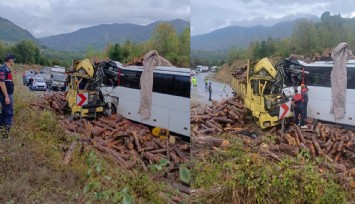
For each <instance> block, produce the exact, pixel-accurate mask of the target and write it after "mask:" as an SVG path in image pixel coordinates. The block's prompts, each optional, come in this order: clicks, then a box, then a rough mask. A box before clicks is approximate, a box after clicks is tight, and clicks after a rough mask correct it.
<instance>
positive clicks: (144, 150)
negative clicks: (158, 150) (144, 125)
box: [142, 146, 155, 152]
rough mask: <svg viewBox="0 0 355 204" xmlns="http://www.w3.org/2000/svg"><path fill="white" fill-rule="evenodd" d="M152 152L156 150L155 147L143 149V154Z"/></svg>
mask: <svg viewBox="0 0 355 204" xmlns="http://www.w3.org/2000/svg"><path fill="white" fill-rule="evenodd" d="M152 150H155V147H152V146H150V147H144V148H143V149H142V151H143V152H146V151H152Z"/></svg>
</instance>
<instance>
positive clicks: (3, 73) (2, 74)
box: [0, 54, 15, 139]
mask: <svg viewBox="0 0 355 204" xmlns="http://www.w3.org/2000/svg"><path fill="white" fill-rule="evenodd" d="M14 64H15V57H14V55H13V54H8V55H7V56H6V57H5V63H4V65H3V66H2V67H0V89H1V91H0V102H1V114H0V127H1V135H2V138H3V139H6V138H9V133H10V129H11V125H12V117H13V115H14V101H13V93H14V83H13V81H12V75H11V68H12V67H13V66H14Z"/></svg>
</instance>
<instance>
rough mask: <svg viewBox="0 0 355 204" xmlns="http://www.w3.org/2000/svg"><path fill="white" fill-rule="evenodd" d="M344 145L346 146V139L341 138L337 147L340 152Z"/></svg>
mask: <svg viewBox="0 0 355 204" xmlns="http://www.w3.org/2000/svg"><path fill="white" fill-rule="evenodd" d="M343 146H344V141H343V140H341V141H340V142H339V144H338V146H337V147H336V148H337V151H338V152H341V151H342V150H343Z"/></svg>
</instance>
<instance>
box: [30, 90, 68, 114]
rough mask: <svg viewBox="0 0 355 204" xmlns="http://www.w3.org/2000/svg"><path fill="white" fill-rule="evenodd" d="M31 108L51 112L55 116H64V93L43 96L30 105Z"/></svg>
mask: <svg viewBox="0 0 355 204" xmlns="http://www.w3.org/2000/svg"><path fill="white" fill-rule="evenodd" d="M30 104H31V106H32V107H37V108H39V109H41V110H48V111H53V112H55V113H56V114H61V115H62V114H64V110H65V109H66V107H67V104H68V102H67V100H66V92H54V93H51V94H44V95H43V96H41V97H40V98H39V100H37V101H34V102H31V103H30Z"/></svg>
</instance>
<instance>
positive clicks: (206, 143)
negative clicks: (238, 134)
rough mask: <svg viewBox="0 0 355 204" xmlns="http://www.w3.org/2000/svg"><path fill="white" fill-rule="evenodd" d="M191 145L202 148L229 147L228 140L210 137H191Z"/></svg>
mask: <svg viewBox="0 0 355 204" xmlns="http://www.w3.org/2000/svg"><path fill="white" fill-rule="evenodd" d="M191 143H192V144H193V145H197V146H203V147H226V146H228V145H229V141H228V140H224V139H220V138H215V137H211V136H199V137H192V138H191Z"/></svg>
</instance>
